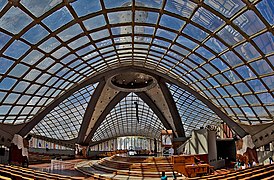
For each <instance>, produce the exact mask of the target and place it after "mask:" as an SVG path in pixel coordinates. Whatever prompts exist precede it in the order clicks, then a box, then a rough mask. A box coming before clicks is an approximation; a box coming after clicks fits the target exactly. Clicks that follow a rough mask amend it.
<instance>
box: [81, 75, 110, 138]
mask: <svg viewBox="0 0 274 180" xmlns="http://www.w3.org/2000/svg"><path fill="white" fill-rule="evenodd" d="M105 85H106V81H105V80H102V81H101V82H99V84H98V85H97V87H96V89H95V91H94V92H93V94H92V96H91V98H90V100H89V103H88V106H87V109H86V111H85V114H84V117H83V121H82V124H81V127H80V130H79V133H78V138H77V143H82V142H83V141H84V138H85V134H86V132H87V129H88V125H89V122H90V120H91V117H92V114H93V112H94V111H95V106H96V104H97V102H98V100H99V98H100V94H101V93H102V91H103V89H104V87H105Z"/></svg>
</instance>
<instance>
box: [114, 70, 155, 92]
mask: <svg viewBox="0 0 274 180" xmlns="http://www.w3.org/2000/svg"><path fill="white" fill-rule="evenodd" d="M110 84H111V85H112V86H113V87H114V88H116V89H118V90H120V91H126V92H138V91H139V92H140V91H146V90H148V89H150V88H152V87H154V86H155V85H156V79H155V78H154V77H152V76H150V75H148V74H144V73H140V72H123V73H119V74H116V75H114V76H112V77H111V78H110Z"/></svg>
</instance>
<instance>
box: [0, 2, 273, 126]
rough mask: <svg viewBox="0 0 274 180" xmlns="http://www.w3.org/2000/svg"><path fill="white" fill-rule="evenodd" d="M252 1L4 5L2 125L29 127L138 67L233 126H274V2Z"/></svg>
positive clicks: (0, 29) (0, 22)
mask: <svg viewBox="0 0 274 180" xmlns="http://www.w3.org/2000/svg"><path fill="white" fill-rule="evenodd" d="M8 2H9V3H8ZM132 2H135V7H134V8H132V7H131V6H132ZM163 2H164V3H163ZM246 4H247V2H246V1H242V0H222V1H220V0H204V1H201V2H200V1H199V2H198V1H189V0H178V1H177V0H166V1H162V0H149V1H147V0H136V1H132V0H120V1H113V0H101V1H99V0H94V1H88V0H77V1H68V2H65V1H61V0H43V1H40V0H21V1H18V2H17V1H5V0H4V1H1V2H0V14H1V18H0V39H1V40H0V93H1V95H3V97H1V102H0V109H2V110H0V114H1V115H0V121H1V122H3V123H15V124H19V123H24V122H28V121H29V120H31V119H32V118H33V116H34V115H36V113H37V112H39V111H40V110H41V109H43V108H46V107H47V106H48V104H49V103H51V102H53V101H54V98H55V97H57V96H59V95H61V94H62V93H65V92H66V91H69V88H70V87H72V86H74V85H75V84H76V83H79V82H81V81H82V80H86V79H87V78H90V77H92V76H93V74H95V73H98V72H104V71H106V70H109V69H110V68H113V69H114V68H116V67H119V66H121V65H136V66H141V67H145V68H149V69H152V70H155V71H158V72H161V73H164V74H167V75H169V76H171V77H172V78H176V79H178V80H180V81H181V82H182V83H185V84H186V85H188V86H190V87H191V88H193V89H194V90H196V91H197V92H199V93H200V94H201V95H203V96H205V98H210V100H212V102H213V103H215V104H216V105H217V106H218V108H220V109H221V110H223V111H224V112H227V114H229V115H230V116H231V117H232V118H233V119H234V120H238V121H241V120H242V121H243V122H245V123H249V124H251V122H249V121H252V123H265V122H273V106H274V104H273V101H270V100H271V99H273V98H274V92H273V75H274V74H273V72H274V66H273V65H274V58H273V57H274V56H273V53H274V43H273V42H274V36H273V33H274V32H273V27H272V26H273V22H274V21H273V19H274V18H273V16H272V15H273V9H274V3H273V1H272V0H258V1H252V2H251V1H250V5H249V6H250V7H247V6H246ZM132 21H134V22H132ZM250 95H253V96H254V98H253V100H250V97H249V96H250ZM12 97H14V99H12ZM228 97H229V98H231V99H230V100H229V101H230V102H227V99H226V98H228ZM238 97H242V99H244V100H242V99H241V101H240V100H239V99H240V98H238ZM266 97H267V98H266ZM236 98H237V101H236ZM269 99H270V100H269ZM243 102H244V103H245V106H243V105H241V104H238V103H243ZM266 102H267V103H266ZM24 103H25V104H24ZM233 103H234V105H233ZM230 104H231V105H233V106H232V107H228V106H229V105H230ZM2 106H3V108H2ZM260 106H261V107H262V108H259V107H260ZM1 111H2V112H1ZM260 112H261V113H260ZM238 113H239V114H238ZM192 125H193V124H192ZM192 125H191V126H192Z"/></svg>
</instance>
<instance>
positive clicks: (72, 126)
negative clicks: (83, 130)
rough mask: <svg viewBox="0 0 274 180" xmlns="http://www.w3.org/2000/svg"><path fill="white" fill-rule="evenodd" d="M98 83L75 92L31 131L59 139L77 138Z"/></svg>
mask: <svg viewBox="0 0 274 180" xmlns="http://www.w3.org/2000/svg"><path fill="white" fill-rule="evenodd" d="M96 86H97V84H93V85H89V86H86V87H84V88H82V89H80V90H78V91H76V92H75V93H73V94H72V95H71V96H70V97H68V98H67V99H66V100H64V101H63V102H61V103H60V104H59V105H58V106H57V107H55V108H54V109H53V110H51V111H50V113H49V114H48V115H46V116H45V117H44V119H43V120H41V121H40V122H39V123H38V124H37V125H36V126H35V127H34V129H32V131H31V132H30V133H32V134H36V135H41V136H45V137H52V138H55V139H59V140H70V139H74V138H77V136H78V132H79V130H80V126H81V124H82V121H83V117H84V114H85V111H86V108H87V105H88V103H89V101H90V98H91V96H92V94H93V92H94V90H95V88H96Z"/></svg>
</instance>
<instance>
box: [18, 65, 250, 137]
mask: <svg viewBox="0 0 274 180" xmlns="http://www.w3.org/2000/svg"><path fill="white" fill-rule="evenodd" d="M128 70H130V71H136V72H143V73H147V74H149V75H152V76H155V75H157V76H160V77H162V78H164V79H165V80H167V82H171V83H173V84H175V85H177V86H179V87H181V88H182V89H184V90H186V91H188V92H189V93H191V94H193V95H194V96H195V97H196V98H197V99H199V100H200V101H202V102H203V103H204V104H206V105H207V106H208V107H209V108H210V109H211V110H212V111H214V112H215V113H216V114H217V115H218V116H219V117H220V118H221V119H222V120H223V121H224V122H226V123H227V124H228V126H229V127H230V128H232V129H233V130H234V131H235V132H236V133H237V134H238V135H239V136H240V137H244V136H245V135H247V134H248V133H247V132H246V131H245V130H244V129H243V128H242V127H241V126H240V125H239V124H237V123H236V122H235V121H233V120H232V119H231V118H230V117H229V116H228V115H227V114H225V113H224V112H223V111H221V110H220V109H219V108H218V107H216V106H215V105H214V104H213V103H212V102H211V101H210V100H208V99H206V98H205V97H203V96H202V95H201V94H199V93H198V92H196V91H195V90H193V89H191V88H190V87H189V86H187V85H185V84H183V83H182V82H180V81H179V80H177V79H174V78H172V77H170V76H168V75H167V74H163V73H160V72H157V71H155V70H154V69H149V68H145V67H137V66H123V67H119V68H115V69H111V70H109V71H105V72H102V73H97V74H95V75H94V76H93V77H90V78H89V79H86V80H84V81H83V82H81V83H79V84H77V85H75V86H73V87H72V88H71V89H69V90H68V91H67V92H66V93H64V94H63V95H61V96H59V97H58V98H56V99H55V100H54V101H53V102H52V103H51V104H50V105H49V106H48V107H46V108H45V109H43V110H42V111H41V112H40V113H39V114H37V116H35V117H34V118H33V119H32V120H31V121H29V122H28V123H26V124H25V126H24V127H23V128H22V129H21V130H20V131H19V132H18V134H20V135H21V136H25V135H26V134H27V133H28V132H29V131H31V129H32V128H34V126H35V125H36V124H38V123H39V122H40V121H41V120H42V119H43V118H44V117H45V116H46V115H47V114H48V113H49V112H50V111H51V110H52V109H54V108H55V107H56V106H57V105H58V104H59V103H61V102H62V101H63V100H65V99H66V98H68V97H69V96H70V95H72V94H73V93H74V92H75V91H77V90H79V89H81V88H82V87H85V86H87V85H89V84H92V83H96V82H98V81H100V80H104V79H103V78H104V77H105V76H106V74H107V75H108V76H111V75H114V74H116V73H120V72H121V71H128Z"/></svg>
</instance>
